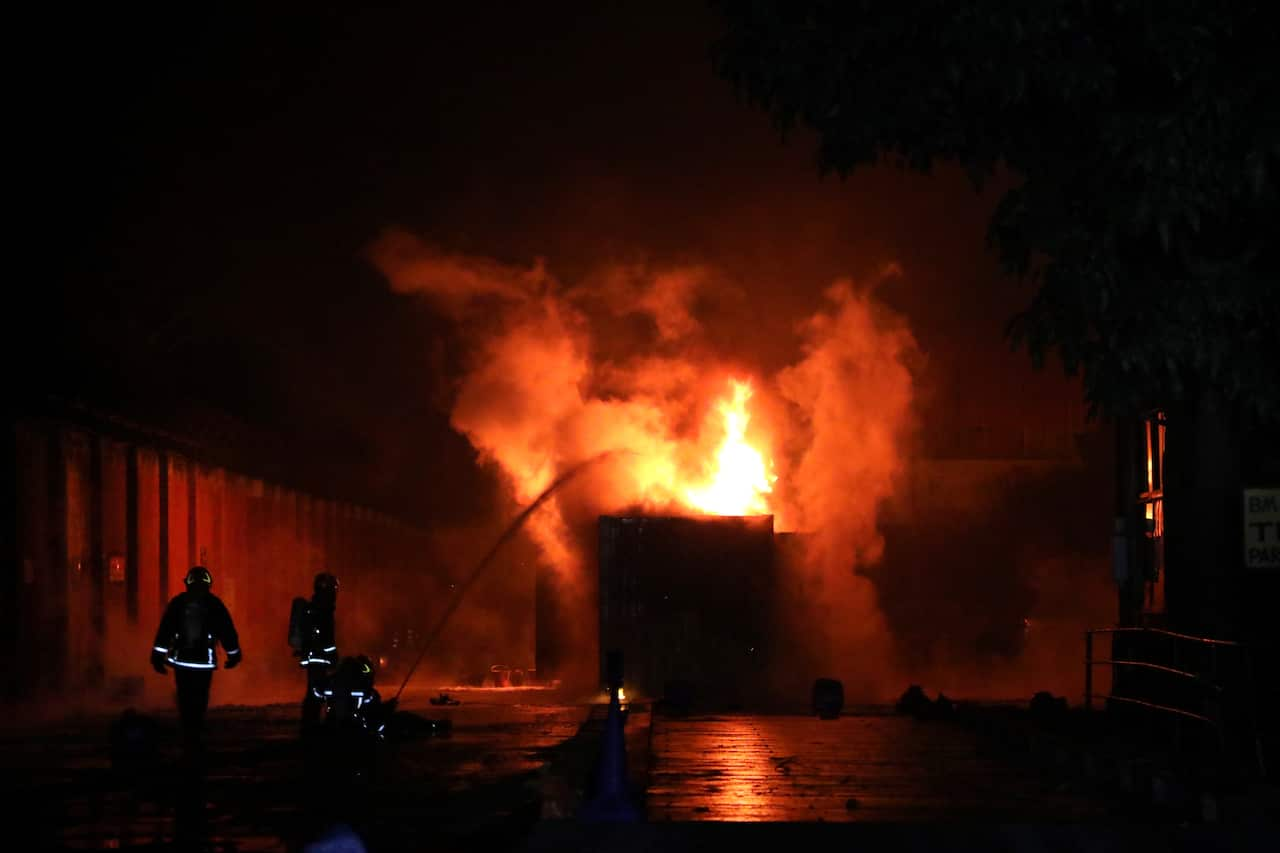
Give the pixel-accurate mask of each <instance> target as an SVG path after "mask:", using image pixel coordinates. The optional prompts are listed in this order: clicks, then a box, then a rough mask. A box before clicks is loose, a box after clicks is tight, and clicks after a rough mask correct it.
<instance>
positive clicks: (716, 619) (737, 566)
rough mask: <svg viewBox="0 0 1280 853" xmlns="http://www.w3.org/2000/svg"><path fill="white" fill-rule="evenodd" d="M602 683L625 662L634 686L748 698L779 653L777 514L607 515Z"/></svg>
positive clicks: (726, 701) (733, 700)
mask: <svg viewBox="0 0 1280 853" xmlns="http://www.w3.org/2000/svg"><path fill="white" fill-rule="evenodd" d="M599 533H600V545H599V559H600V575H599V579H600V586H599V589H600V593H599V597H600V679H601V684H602V685H603V684H604V683H605V681H606V673H605V662H606V657H607V655H608V654H609V652H611V651H620V652H621V653H622V656H623V667H624V682H625V687H626V690H627V691H628V693H629V694H631V695H634V696H643V697H648V698H659V697H661V696H663V695H664V692H665V691H666V690H667V688H668V687H672V686H674V685H679V687H678V688H677V689H679V690H680V692H682V693H686V692H689V691H691V692H692V695H693V696H694V697H695V701H696V703H697V704H698V705H700V706H703V707H717V706H733V705H736V704H740V703H742V702H743V701H749V699H750V697H752V696H753V694H756V693H757V692H758V689H759V688H762V687H763V682H764V674H765V671H766V668H767V666H768V661H769V659H770V657H771V645H772V644H771V642H770V639H771V637H772V636H773V634H774V631H773V628H772V626H773V620H774V615H775V613H774V611H775V608H774V606H773V604H774V601H775V599H776V577H775V569H774V548H773V516H767V515H766V516H748V517H699V518H688V517H675V516H601V517H600V524H599Z"/></svg>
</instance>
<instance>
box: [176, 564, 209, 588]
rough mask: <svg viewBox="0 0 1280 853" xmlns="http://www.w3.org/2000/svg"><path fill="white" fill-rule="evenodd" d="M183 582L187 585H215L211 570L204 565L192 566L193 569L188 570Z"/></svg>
mask: <svg viewBox="0 0 1280 853" xmlns="http://www.w3.org/2000/svg"><path fill="white" fill-rule="evenodd" d="M183 583H185V584H186V585H187V586H191V585H192V584H204V585H205V586H213V575H211V574H209V570H208V569H206V568H205V567H204V566H192V567H191V571H189V572H187V576H186V578H184V579H183Z"/></svg>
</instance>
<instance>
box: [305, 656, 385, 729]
mask: <svg viewBox="0 0 1280 853" xmlns="http://www.w3.org/2000/svg"><path fill="white" fill-rule="evenodd" d="M375 675H376V673H375V672H374V669H373V663H372V662H371V661H370V660H369V658H367V657H365V656H364V655H359V656H358V657H351V658H343V660H342V663H341V664H340V665H339V666H338V669H337V671H336V672H334V674H333V678H331V679H330V680H329V684H328V685H327V686H326V687H325V688H324V689H323V690H321V691H320V693H321V695H322V696H323V697H324V704H325V709H326V712H325V719H324V724H325V727H326V729H328V730H329V732H330V733H331V734H335V735H340V736H349V737H355V738H357V739H367V740H370V741H373V740H382V739H383V736H384V735H385V733H386V721H387V717H388V716H390V714H391V712H392V711H394V710H395V705H396V702H395V700H394V699H392V700H391V701H390V702H383V701H382V697H381V696H380V695H379V693H378V691H377V689H375V688H374V686H373V681H374V677H375Z"/></svg>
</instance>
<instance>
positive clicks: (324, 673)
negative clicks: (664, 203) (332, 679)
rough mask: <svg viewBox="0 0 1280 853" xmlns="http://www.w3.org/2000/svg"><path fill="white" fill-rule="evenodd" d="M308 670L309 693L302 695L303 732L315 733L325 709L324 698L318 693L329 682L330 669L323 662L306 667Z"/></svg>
mask: <svg viewBox="0 0 1280 853" xmlns="http://www.w3.org/2000/svg"><path fill="white" fill-rule="evenodd" d="M305 669H306V670H307V693H306V695H305V696H303V697H302V734H303V735H304V736H306V735H309V734H314V733H315V730H316V727H317V726H319V725H320V712H321V711H322V710H324V699H322V698H320V697H319V696H317V695H316V694H317V693H319V692H321V691H323V690H324V689H325V686H326V685H327V684H328V683H329V673H328V670H327V669H326V668H325V667H324V666H322V665H321V664H318V663H316V664H312V665H311V666H308V667H305Z"/></svg>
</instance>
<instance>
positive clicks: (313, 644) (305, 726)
mask: <svg viewBox="0 0 1280 853" xmlns="http://www.w3.org/2000/svg"><path fill="white" fill-rule="evenodd" d="M337 603H338V579H337V578H336V577H334V576H333V575H331V574H329V573H327V572H322V573H320V574H318V575H316V578H315V581H314V583H313V585H312V594H311V600H310V601H307V600H306V599H305V598H301V597H299V598H295V599H294V600H293V610H292V612H291V613H290V614H289V645H290V646H291V647H292V648H293V653H294V655H295V656H297V657H298V658H300V660H299V663H300V664H301V665H302V667H303V669H305V670H306V672H307V692H306V693H305V694H304V695H303V697H302V734H303V736H304V737H306V736H308V735H311V734H314V733H315V729H316V726H317V725H319V723H320V712H321V710H322V709H323V708H324V694H323V690H324V688H325V686H326V685H327V684H328V682H329V673H330V671H331V670H332V668H333V667H334V666H335V665H336V664H337V663H338V643H337V641H336V640H335V639H334V630H333V611H334V608H335V607H336V606H337Z"/></svg>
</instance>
